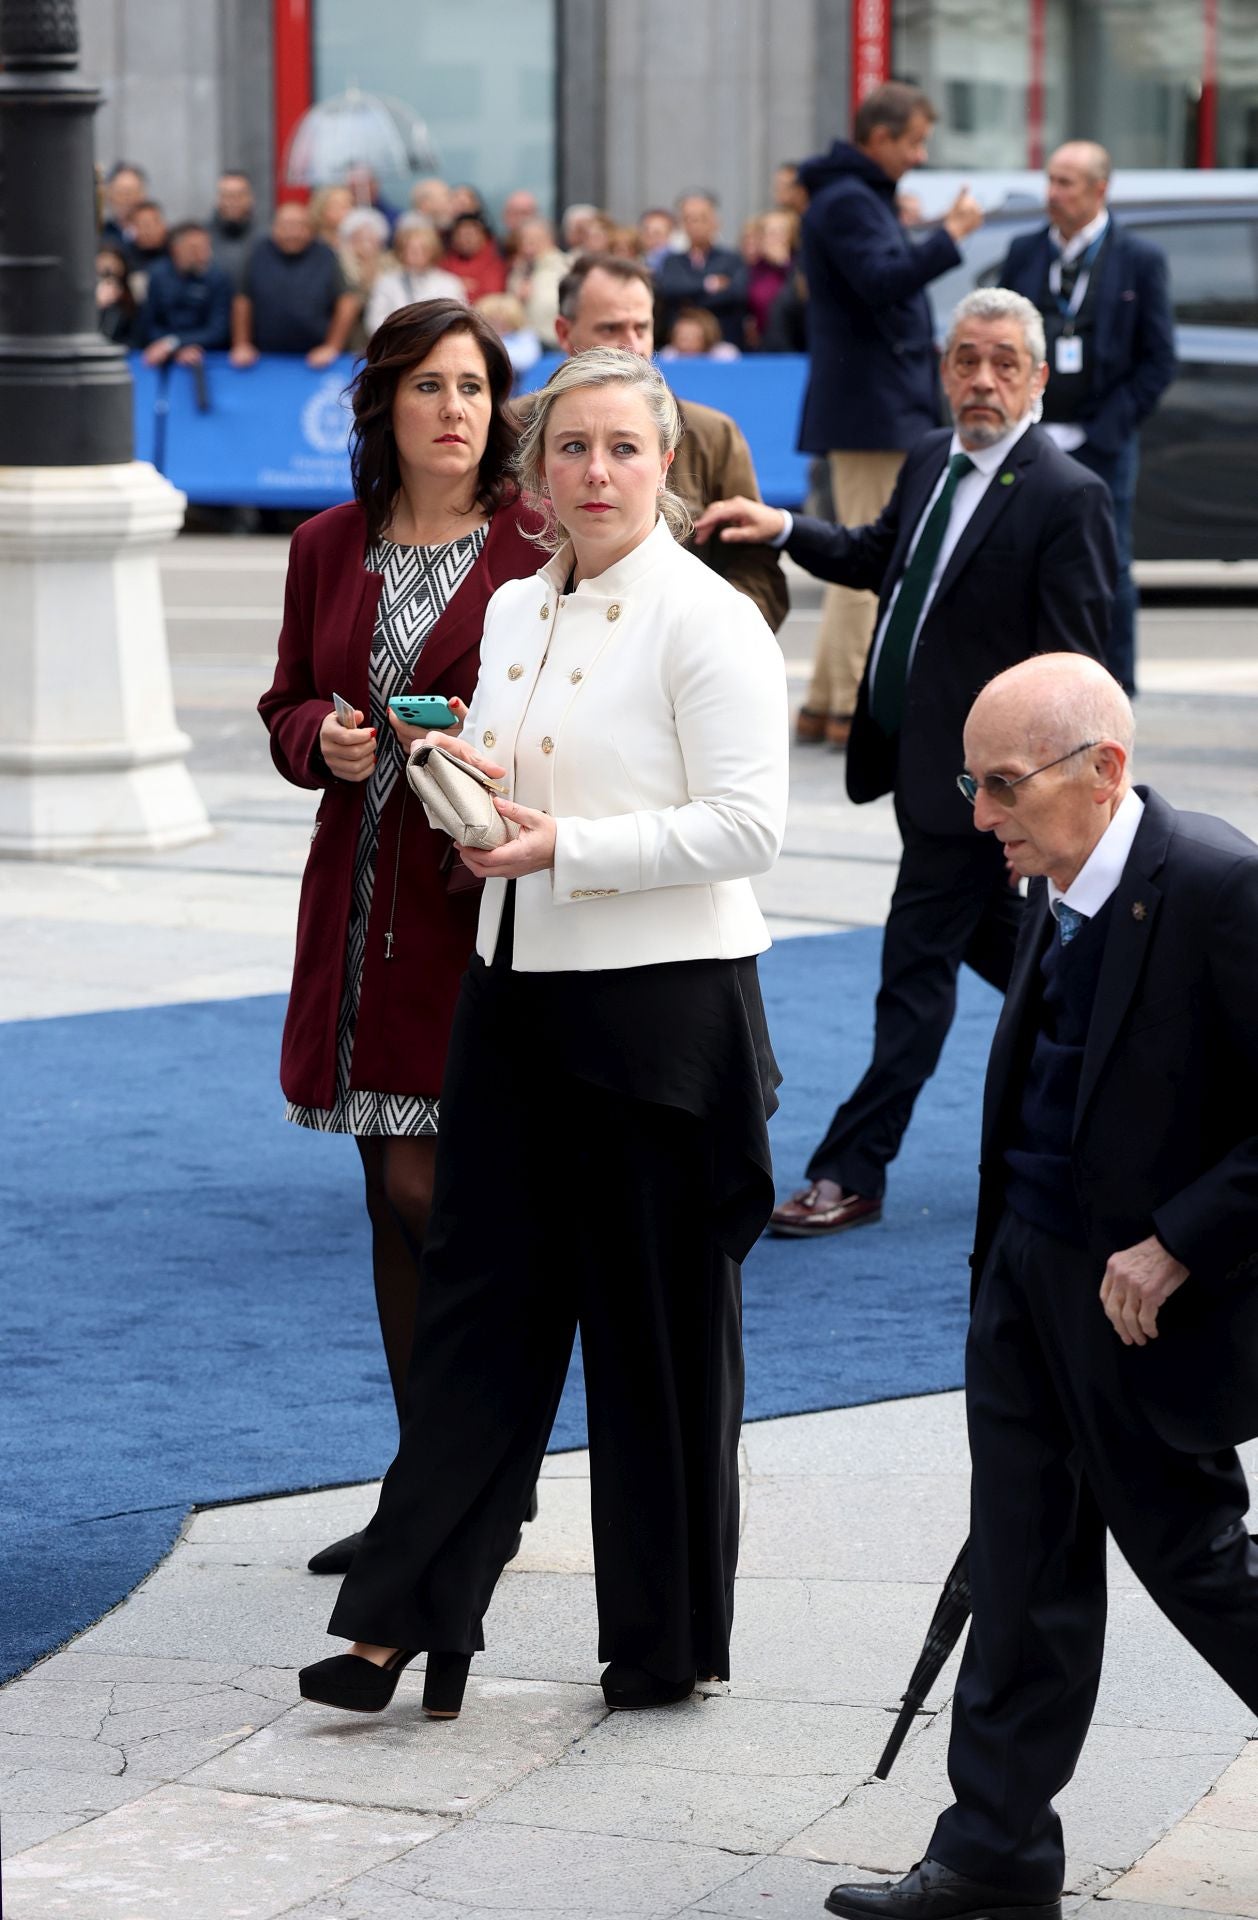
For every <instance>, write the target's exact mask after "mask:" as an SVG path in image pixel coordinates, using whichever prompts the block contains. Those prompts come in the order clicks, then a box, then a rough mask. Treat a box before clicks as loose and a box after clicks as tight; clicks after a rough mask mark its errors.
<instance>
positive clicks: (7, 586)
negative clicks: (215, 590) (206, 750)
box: [0, 460, 210, 859]
mask: <svg viewBox="0 0 1258 1920" xmlns="http://www.w3.org/2000/svg"><path fill="white" fill-rule="evenodd" d="M186 504H187V502H186V501H185V499H184V496H183V494H181V493H180V492H178V491H177V489H176V488H174V487H172V486H171V485H170V482H169V481H167V480H163V478H162V477H161V475H160V474H159V473H158V472H157V471H156V469H155V468H154V467H151V466H150V465H148V463H147V462H146V461H140V460H136V461H132V462H130V463H129V464H128V465H126V466H116V467H0V853H3V854H8V855H14V854H18V855H26V856H29V857H31V858H40V859H46V858H49V857H57V856H66V855H81V854H89V853H111V852H114V853H116V852H124V851H125V852H137V851H138V852H144V851H147V852H156V851H157V850H159V849H160V848H163V847H177V846H182V845H184V844H185V843H186V842H187V841H189V840H200V839H203V838H204V837H205V836H206V835H207V834H208V833H209V832H210V824H209V821H208V819H207V818H206V812H205V808H204V807H203V806H202V804H201V800H200V796H199V795H198V793H197V790H196V788H195V787H194V786H193V784H192V779H191V776H190V774H189V772H188V769H187V767H186V766H185V765H184V759H185V756H186V755H187V753H188V750H189V748H190V747H191V745H192V742H191V741H190V740H189V738H188V736H187V734H186V733H181V732H180V731H179V729H178V727H177V726H176V725H175V706H174V699H173V696H172V693H171V684H170V662H169V659H168V657H167V652H166V623H165V619H164V617H163V613H162V589H161V580H160V578H159V575H158V565H157V549H158V547H159V546H161V545H162V544H163V543H164V542H165V541H167V540H173V539H174V537H175V535H176V534H177V533H178V531H179V529H180V527H181V526H182V525H183V514H184V507H185V506H186Z"/></svg>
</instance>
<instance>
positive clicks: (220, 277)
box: [136, 220, 232, 367]
mask: <svg viewBox="0 0 1258 1920" xmlns="http://www.w3.org/2000/svg"><path fill="white" fill-rule="evenodd" d="M169 246H170V256H169V258H168V259H164V260H159V261H158V262H157V263H156V265H155V266H154V268H153V270H152V272H151V273H150V274H149V283H148V292H147V293H146V295H145V299H144V305H143V306H142V307H141V308H140V316H139V319H138V321H137V322H136V345H137V346H140V347H143V349H144V358H145V359H146V360H147V362H148V364H149V365H150V366H151V367H161V366H165V364H166V362H167V361H168V360H174V361H176V362H177V363H178V365H180V366H183V367H191V366H197V365H199V364H200V362H201V360H202V359H203V358H204V356H205V355H206V354H207V353H214V352H216V351H219V350H223V351H225V350H226V349H227V348H228V347H229V346H230V345H231V305H232V283H231V281H230V280H229V279H228V277H227V275H226V274H225V273H224V271H223V269H222V268H221V267H218V266H215V264H214V257H213V250H212V247H211V244H210V236H209V233H208V231H207V229H206V228H205V227H203V226H202V225H201V224H200V222H199V221H197V220H185V221H184V222H183V224H182V226H178V227H175V228H174V229H173V230H172V232H171V236H170V241H169Z"/></svg>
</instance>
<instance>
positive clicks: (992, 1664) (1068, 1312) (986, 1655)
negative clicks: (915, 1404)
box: [928, 1213, 1258, 1901]
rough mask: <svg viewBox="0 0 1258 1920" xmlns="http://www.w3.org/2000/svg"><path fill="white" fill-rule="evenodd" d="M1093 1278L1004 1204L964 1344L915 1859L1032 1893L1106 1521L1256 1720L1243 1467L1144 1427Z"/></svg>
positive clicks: (1043, 1867) (1084, 1722)
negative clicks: (957, 1522) (934, 1816)
mask: <svg viewBox="0 0 1258 1920" xmlns="http://www.w3.org/2000/svg"><path fill="white" fill-rule="evenodd" d="M1101 1278H1102V1273H1101V1268H1100V1265H1099V1263H1098V1262H1097V1261H1096V1260H1095V1259H1093V1258H1092V1257H1091V1256H1090V1255H1089V1254H1087V1253H1084V1252H1083V1251H1081V1250H1080V1249H1078V1248H1075V1247H1073V1246H1069V1245H1067V1244H1066V1243H1065V1242H1063V1241H1060V1240H1057V1239H1055V1238H1053V1237H1052V1236H1050V1235H1049V1234H1046V1233H1042V1232H1041V1231H1040V1230H1039V1229H1038V1228H1036V1227H1033V1226H1030V1225H1028V1224H1027V1223H1026V1222H1025V1221H1022V1220H1020V1219H1019V1218H1018V1217H1017V1216H1016V1215H1014V1214H1011V1213H1006V1215H1005V1217H1004V1220H1003V1222H1002V1224H1001V1227H1000V1229H999V1231H998V1234H997V1238H996V1241H995V1244H994V1246H993V1248H992V1252H991V1255H990V1257H989V1259H988V1262H987V1265H986V1268H985V1270H984V1273H983V1277H982V1283H981V1285H980V1287H979V1291H978V1298H977V1302H976V1305H975V1311H974V1317H973V1322H972V1325H971V1329H970V1336H969V1343H968V1346H967V1351H966V1405H967V1411H968V1418H969V1429H970V1452H971V1458H972V1472H973V1479H972V1483H971V1485H972V1491H971V1508H972V1523H973V1530H972V1536H971V1548H970V1573H971V1581H972V1586H973V1595H974V1616H973V1620H972V1622H971V1626H970V1634H969V1639H968V1641H967V1643H966V1648H965V1654H964V1657H963V1659H962V1663H961V1672H960V1677H959V1679H958V1682H957V1690H956V1694H955V1697H954V1700H953V1723H952V1738H951V1744H950V1746H949V1751H948V1772H949V1776H950V1778H951V1781H952V1787H953V1791H954V1793H955V1794H956V1804H955V1805H954V1806H952V1807H950V1808H949V1809H948V1811H947V1812H946V1813H945V1814H944V1815H943V1816H942V1818H941V1819H940V1821H939V1823H938V1825H937V1827H936V1829H935V1833H934V1836H933V1838H932V1840H931V1842H930V1846H929V1849H928V1851H929V1853H930V1855H931V1856H932V1857H933V1858H935V1859H938V1860H941V1861H943V1863H944V1864H945V1865H946V1866H949V1867H952V1868H953V1869H954V1871H956V1872H958V1873H964V1874H967V1875H969V1876H970V1877H971V1878H972V1879H977V1880H982V1881H985V1882H987V1883H988V1884H989V1885H993V1886H997V1887H1000V1888H1004V1889H1007V1890H1009V1891H1010V1892H1022V1893H1025V1894H1026V1896H1027V1897H1028V1898H1029V1899H1031V1900H1036V1899H1043V1900H1045V1901H1048V1900H1052V1899H1055V1898H1056V1897H1057V1895H1058V1893H1059V1892H1060V1891H1061V1887H1062V1881H1063V1875H1064V1868H1065V1856H1064V1850H1063V1845H1062V1832H1061V1823H1060V1821H1059V1819H1058V1817H1057V1815H1056V1813H1055V1812H1054V1810H1053V1806H1052V1799H1053V1795H1054V1794H1056V1793H1058V1792H1059V1791H1060V1790H1061V1788H1062V1787H1063V1786H1065V1784H1066V1782H1067V1781H1068V1780H1069V1779H1070V1778H1071V1775H1072V1774H1073V1772H1074V1769H1075V1764H1076V1762H1077V1760H1078V1757H1079V1753H1080V1750H1081V1748H1082V1746H1083V1742H1084V1738H1085V1736H1086V1734H1087V1731H1088V1725H1089V1722H1090V1720H1091V1717H1092V1709H1093V1706H1094V1704H1095V1700H1096V1691H1097V1686H1098V1684H1099V1682H1100V1677H1101V1656H1102V1649H1103V1645H1104V1639H1105V1606H1106V1584H1105V1551H1106V1530H1107V1529H1108V1530H1109V1531H1110V1532H1112V1533H1113V1535H1114V1539H1115V1541H1116V1543H1117V1545H1118V1547H1119V1549H1120V1550H1121V1552H1122V1553H1123V1555H1124V1557H1125V1558H1126V1560H1127V1562H1128V1564H1129V1565H1130V1566H1131V1568H1132V1570H1133V1571H1134V1572H1135V1573H1136V1575H1137V1576H1138V1578H1139V1579H1140V1580H1141V1581H1142V1583H1143V1584H1144V1586H1145V1587H1146V1588H1147V1590H1148V1592H1149V1593H1150V1595H1151V1596H1152V1598H1153V1599H1154V1600H1155V1601H1156V1602H1157V1604H1158V1606H1159V1607H1160V1608H1161V1609H1162V1611H1163V1613H1165V1614H1166V1616H1167V1618H1168V1619H1170V1620H1171V1621H1173V1622H1174V1624H1175V1625H1176V1626H1177V1627H1178V1628H1179V1630H1180V1632H1181V1633H1183V1634H1184V1635H1185V1636H1186V1638H1187V1639H1188V1640H1190V1641H1191V1642H1192V1644H1193V1646H1194V1647H1196V1648H1197V1650H1198V1652H1199V1653H1201V1654H1202V1655H1203V1657H1204V1658H1205V1659H1206V1660H1208V1661H1209V1663H1210V1665H1211V1666H1212V1667H1213V1668H1214V1669H1215V1671H1216V1672H1217V1673H1218V1674H1220V1675H1221V1676H1222V1678H1223V1679H1224V1680H1226V1681H1227V1683H1228V1685H1229V1686H1231V1687H1233V1688H1234V1689H1235V1691H1236V1692H1237V1693H1238V1694H1239V1695H1240V1697H1241V1698H1242V1699H1243V1700H1244V1701H1245V1702H1246V1704H1247V1705H1248V1706H1249V1707H1251V1708H1252V1709H1253V1710H1254V1711H1255V1712H1258V1553H1256V1552H1255V1550H1254V1547H1253V1545H1252V1543H1251V1541H1250V1538H1249V1535H1248V1532H1247V1530H1246V1524H1245V1515H1246V1511H1247V1509H1248V1506H1249V1492H1248V1489H1247V1487H1246V1484H1245V1476H1244V1473H1243V1472H1242V1470H1241V1466H1240V1462H1239V1460H1238V1459H1237V1457H1236V1454H1235V1453H1234V1452H1232V1451H1231V1450H1228V1451H1225V1452H1222V1453H1212V1454H1190V1453H1182V1452H1179V1451H1178V1450H1177V1449H1175V1448H1174V1447H1171V1446H1169V1445H1168V1444H1167V1443H1166V1442H1165V1441H1164V1440H1162V1439H1161V1438H1160V1436H1159V1434H1158V1433H1157V1431H1156V1429H1155V1428H1154V1426H1153V1425H1152V1423H1151V1422H1150V1419H1149V1417H1148V1415H1147V1413H1146V1412H1145V1411H1144V1408H1143V1406H1142V1405H1141V1403H1140V1401H1139V1399H1138V1397H1137V1396H1136V1394H1135V1393H1134V1392H1133V1390H1132V1378H1131V1366H1132V1359H1133V1356H1134V1354H1135V1352H1136V1351H1137V1350H1134V1349H1129V1348H1126V1347H1124V1346H1123V1345H1122V1342H1121V1341H1120V1340H1119V1337H1118V1335H1117V1334H1116V1333H1115V1332H1114V1330H1113V1328H1112V1326H1111V1325H1110V1322H1109V1321H1108V1319H1107V1318H1106V1316H1105V1313H1104V1310H1103V1308H1102V1306H1101V1303H1100V1299H1099V1291H1100V1283H1101ZM1188 1284H1189V1285H1191V1284H1192V1283H1191V1281H1190V1282H1188ZM1166 1337H1167V1338H1170V1337H1172V1336H1171V1335H1170V1334H1169V1333H1168V1334H1167V1336H1166Z"/></svg>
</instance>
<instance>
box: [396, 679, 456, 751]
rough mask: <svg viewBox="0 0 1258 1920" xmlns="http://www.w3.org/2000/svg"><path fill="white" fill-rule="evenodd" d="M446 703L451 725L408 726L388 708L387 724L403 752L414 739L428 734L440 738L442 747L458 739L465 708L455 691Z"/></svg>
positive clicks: (414, 741) (416, 739)
mask: <svg viewBox="0 0 1258 1920" xmlns="http://www.w3.org/2000/svg"><path fill="white" fill-rule="evenodd" d="M446 705H447V706H448V707H449V708H450V711H451V712H452V713H453V714H454V717H455V718H454V725H453V726H452V727H408V726H407V724H406V722H405V720H399V719H398V717H397V715H396V713H394V711H393V709H392V707H390V708H389V725H390V726H391V727H392V729H393V731H394V733H395V734H396V735H397V737H398V739H399V740H400V741H401V743H402V752H403V753H406V754H409V753H410V750H411V748H412V747H413V746H414V745H415V743H416V741H418V740H426V739H427V738H428V736H429V734H432V735H434V736H435V738H437V739H438V740H440V742H441V744H442V746H443V747H448V746H449V744H450V742H451V741H452V740H457V739H458V737H459V735H460V734H461V733H462V731H463V722H464V721H465V720H466V719H467V708H466V707H465V706H464V704H463V702H462V701H461V700H460V699H459V696H458V694H457V693H456V694H453V695H452V696H451V698H450V699H449V700H448V701H447V702H446Z"/></svg>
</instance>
